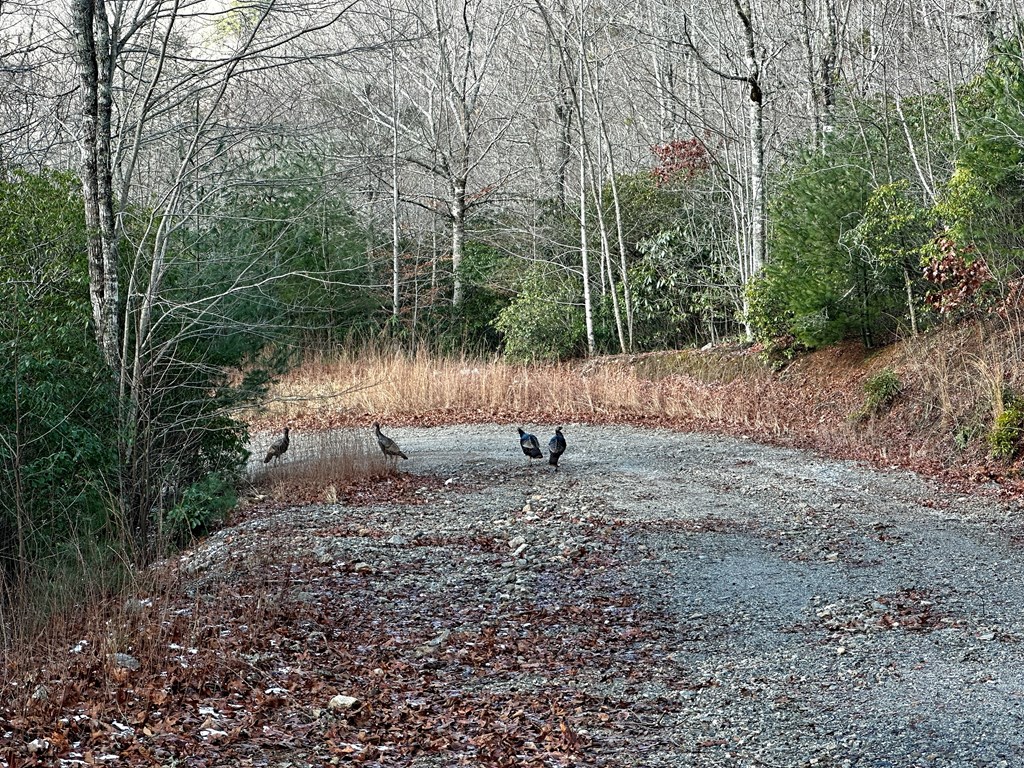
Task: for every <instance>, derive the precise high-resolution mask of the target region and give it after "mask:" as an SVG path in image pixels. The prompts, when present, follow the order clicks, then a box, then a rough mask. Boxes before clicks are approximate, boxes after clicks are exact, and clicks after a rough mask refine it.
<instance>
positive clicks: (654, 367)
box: [253, 349, 772, 427]
mask: <svg viewBox="0 0 1024 768" xmlns="http://www.w3.org/2000/svg"><path fill="white" fill-rule="evenodd" d="M758 377H760V378H761V379H762V382H761V383H762V384H769V383H770V382H771V380H772V377H771V375H770V372H769V371H768V369H767V368H765V367H764V366H763V365H761V364H760V363H759V362H758V361H757V358H756V356H755V355H753V354H740V353H736V354H734V355H732V359H728V358H726V357H722V358H721V359H719V360H714V359H712V358H710V357H707V356H705V357H702V356H700V355H699V354H697V353H671V354H666V355H660V356H656V355H644V356H636V357H616V358H606V359H603V360H602V361H600V362H586V363H579V362H576V363H561V364H535V365H522V364H514V363H508V362H505V361H503V360H500V359H491V360H479V359H473V358H469V357H464V356H458V357H443V358H438V357H433V356H430V355H428V354H425V353H420V354H415V355H408V354H404V353H402V352H395V351H389V350H380V349H364V350H360V351H359V352H345V353H342V354H341V355H340V356H339V357H337V358H335V359H330V360H329V359H326V358H324V357H319V358H316V359H314V360H311V361H309V362H307V363H305V364H304V365H303V366H301V367H300V368H299V369H297V370H295V371H293V372H292V373H291V374H289V375H288V376H286V377H284V378H283V379H282V380H281V381H279V382H278V384H277V385H276V386H275V388H274V391H273V398H272V401H271V402H270V404H269V405H268V407H267V408H266V409H264V410H263V411H261V412H260V413H259V414H254V415H253V424H254V425H255V426H260V427H265V426H270V425H278V424H280V423H283V422H284V421H285V420H292V421H293V422H297V423H301V424H304V425H305V426H307V427H318V426H321V427H327V426H337V425H339V424H368V423H369V422H370V421H372V420H374V419H380V420H382V421H384V422H392V423H396V422H402V423H408V422H415V421H421V420H424V419H427V420H430V419H434V418H440V417H448V418H454V419H457V420H469V421H474V420H494V419H497V420H509V421H514V420H517V419H525V418H538V417H549V416H551V415H555V414H557V416H558V418H559V419H561V420H564V421H593V420H603V419H609V418H610V419H622V418H652V417H660V418H667V419H672V420H692V419H701V420H703V419H712V420H718V419H725V420H731V419H730V413H736V410H735V409H730V408H729V401H728V398H726V399H724V400H723V398H722V397H721V395H722V393H723V391H725V390H727V389H728V388H729V387H730V385H733V384H736V385H737V386H739V384H740V383H741V382H740V380H741V379H742V381H744V382H746V384H747V385H749V383H750V381H751V379H756V378H758ZM737 415H738V414H737ZM740 420H741V421H742V420H743V419H742V417H741V419H740Z"/></svg>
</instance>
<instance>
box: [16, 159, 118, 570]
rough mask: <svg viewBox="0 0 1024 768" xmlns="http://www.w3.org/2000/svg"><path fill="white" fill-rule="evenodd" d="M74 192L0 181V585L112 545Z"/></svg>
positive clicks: (108, 437)
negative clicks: (84, 548) (94, 546)
mask: <svg viewBox="0 0 1024 768" xmlns="http://www.w3.org/2000/svg"><path fill="white" fill-rule="evenodd" d="M79 189H80V187H79V184H78V182H77V181H76V180H75V179H74V177H72V176H70V175H67V174H58V173H42V174H29V173H24V172H15V173H13V174H11V175H10V176H9V177H7V178H6V179H3V180H0V301H2V303H3V306H4V311H3V313H2V314H0V581H2V580H4V578H7V579H9V578H11V577H12V576H14V575H15V573H17V574H18V575H19V577H20V578H34V577H33V576H32V574H30V573H29V572H30V571H31V570H32V569H34V568H37V567H39V568H45V567H52V568H58V567H62V566H61V564H62V562H63V560H64V559H65V557H66V556H68V553H71V552H76V551H80V550H81V546H79V544H80V542H81V541H82V540H83V539H91V538H93V537H100V538H103V537H113V536H116V535H117V533H118V528H119V524H118V521H117V520H116V519H114V517H113V513H112V509H114V506H113V505H111V504H110V497H111V490H110V489H112V488H116V487H117V477H118V475H117V451H116V447H115V446H116V445H117V441H116V433H115V430H116V427H115V426H114V425H115V424H116V419H115V414H116V405H115V402H116V399H115V392H114V390H113V383H112V381H111V380H110V376H109V372H108V370H107V369H106V367H105V366H104V364H103V360H102V358H101V356H100V354H99V351H98V349H97V346H96V344H95V342H94V339H93V336H92V333H91V331H90V322H91V316H92V311H91V306H90V303H89V287H88V286H89V282H88V267H87V263H86V258H85V242H86V235H85V220H84V214H83V207H82V200H81V196H80V193H79ZM39 578H45V577H43V576H40V577H39Z"/></svg>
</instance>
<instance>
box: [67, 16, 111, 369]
mask: <svg viewBox="0 0 1024 768" xmlns="http://www.w3.org/2000/svg"><path fill="white" fill-rule="evenodd" d="M72 24H73V27H74V30H75V59H76V64H77V68H78V77H79V85H80V99H81V112H80V117H81V126H82V143H81V147H82V193H83V196H84V198H85V223H86V227H87V229H88V233H89V234H88V261H89V297H90V300H91V302H92V310H93V323H94V324H95V326H96V328H95V332H96V341H97V343H98V344H99V347H100V349H101V350H102V351H103V357H104V360H105V361H106V363H107V365H108V366H109V367H110V369H111V372H112V374H113V376H114V377H115V379H116V378H117V377H118V375H119V372H120V362H119V360H120V354H119V344H120V339H121V333H120V315H119V304H120V290H119V285H118V274H117V266H118V264H117V254H118V235H117V230H116V226H115V219H114V198H113V187H112V184H111V179H112V174H111V168H110V159H111V158H110V135H111V133H110V132H111V122H110V121H111V106H112V102H111V98H112V92H111V87H112V81H113V75H114V72H113V61H114V55H113V51H112V49H111V46H112V45H113V44H114V41H112V39H111V29H110V25H109V22H108V20H107V13H106V4H105V0H75V2H74V5H73V7H72Z"/></svg>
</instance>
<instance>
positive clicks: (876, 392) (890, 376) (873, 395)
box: [855, 368, 903, 419]
mask: <svg viewBox="0 0 1024 768" xmlns="http://www.w3.org/2000/svg"><path fill="white" fill-rule="evenodd" d="M902 391H903V383H902V382H901V381H900V377H899V376H897V375H896V371H894V370H893V369H892V368H883V369H882V370H880V371H879V372H878V373H876V374H874V375H872V376H869V377H868V378H867V379H866V380H865V381H864V404H863V405H862V406H861V408H860V410H859V411H858V412H857V413H856V414H855V416H856V418H857V419H865V418H868V417H870V416H877V415H878V414H880V413H882V412H883V411H885V410H887V409H888V408H889V407H890V406H892V404H893V403H894V402H895V401H896V398H897V397H898V396H899V394H900V392H902Z"/></svg>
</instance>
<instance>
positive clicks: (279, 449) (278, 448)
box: [263, 427, 289, 464]
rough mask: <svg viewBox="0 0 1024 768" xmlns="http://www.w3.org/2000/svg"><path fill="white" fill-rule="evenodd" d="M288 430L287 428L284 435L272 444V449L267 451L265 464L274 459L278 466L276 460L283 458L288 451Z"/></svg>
mask: <svg viewBox="0 0 1024 768" xmlns="http://www.w3.org/2000/svg"><path fill="white" fill-rule="evenodd" d="M288 429H289V428H288V427H285V428H284V434H283V435H282V436H281V437H279V438H277V440H275V441H274V442H273V443H272V444H271V446H270V449H269V450H268V451H267V456H266V458H265V459H263V463H264V464H267V463H269V462H270V460H271V459H274V460H275V462H274V463H275V464H276V463H277V461H276V460H277V459H279V458H281V456H282V454H284V452H285V451H287V450H288Z"/></svg>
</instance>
